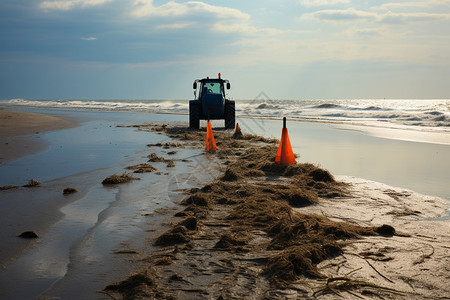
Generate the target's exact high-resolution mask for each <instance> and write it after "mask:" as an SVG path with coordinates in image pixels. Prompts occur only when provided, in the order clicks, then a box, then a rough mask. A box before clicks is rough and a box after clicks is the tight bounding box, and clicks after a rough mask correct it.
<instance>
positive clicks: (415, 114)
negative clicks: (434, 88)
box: [0, 95, 450, 133]
mask: <svg viewBox="0 0 450 300" xmlns="http://www.w3.org/2000/svg"><path fill="white" fill-rule="evenodd" d="M264 96H265V95H264ZM260 98H261V99H255V100H236V114H237V117H251V118H268V119H273V118H280V117H287V118H288V119H291V120H298V121H317V122H332V123H341V124H346V125H363V126H368V127H376V128H394V129H408V130H416V131H425V132H439V133H450V100H431V99H429V100H414V99H410V100H406V99H405V100H380V99H378V100H377V99H360V100H355V99H353V100H272V99H269V98H268V97H260ZM1 106H3V107H35V108H55V109H71V110H101V111H132V112H147V113H172V114H188V113H189V101H188V100H26V99H11V100H2V101H0V107H1Z"/></svg>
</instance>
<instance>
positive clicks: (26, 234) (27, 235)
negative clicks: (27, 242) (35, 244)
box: [18, 231, 39, 239]
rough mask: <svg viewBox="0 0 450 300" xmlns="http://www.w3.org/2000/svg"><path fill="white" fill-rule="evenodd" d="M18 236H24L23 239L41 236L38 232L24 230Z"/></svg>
mask: <svg viewBox="0 0 450 300" xmlns="http://www.w3.org/2000/svg"><path fill="white" fill-rule="evenodd" d="M18 237H20V238H23V239H37V238H39V236H38V235H37V233H36V232H34V231H24V232H22V233H21V234H20V235H18Z"/></svg>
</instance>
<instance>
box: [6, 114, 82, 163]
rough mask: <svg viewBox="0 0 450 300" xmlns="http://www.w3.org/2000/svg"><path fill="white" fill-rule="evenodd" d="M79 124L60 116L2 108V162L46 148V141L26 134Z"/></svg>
mask: <svg viewBox="0 0 450 300" xmlns="http://www.w3.org/2000/svg"><path fill="white" fill-rule="evenodd" d="M77 125H78V123H77V122H74V121H69V120H66V119H63V118H60V117H55V116H50V115H44V114H36V113H29V112H18V111H11V110H4V109H0V164H3V163H6V162H9V161H12V160H15V159H17V158H20V157H23V156H27V155H30V154H33V153H36V152H39V151H42V150H43V149H45V147H46V144H45V142H42V141H40V140H37V139H32V138H24V136H30V135H34V134H38V133H42V132H46V131H52V130H59V129H65V128H71V127H75V126H77Z"/></svg>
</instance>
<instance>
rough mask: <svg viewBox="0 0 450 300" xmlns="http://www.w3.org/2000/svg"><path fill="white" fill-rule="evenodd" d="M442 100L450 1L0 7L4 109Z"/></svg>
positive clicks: (154, 1)
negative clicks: (216, 91)
mask: <svg viewBox="0 0 450 300" xmlns="http://www.w3.org/2000/svg"><path fill="white" fill-rule="evenodd" d="M218 72H221V74H222V78H225V79H228V80H230V83H231V90H230V97H231V98H233V99H249V100H252V99H257V98H258V97H261V95H264V97H268V98H272V99H383V98H386V99H403V98H405V99H449V98H450V84H449V82H450V0H426V1H425V0H410V1H408V0H407V1H382V0H380V1H378V0H372V1H361V0H358V1H356V0H291V1H287V0H277V1H275V0H272V1H271V0H259V1H242V0H217V1H180V0H177V1H162V0H60V1H55V0H49V1H41V0H0V99H13V98H24V99H190V98H192V97H193V90H192V82H193V81H194V80H195V79H200V78H204V77H206V76H210V77H216V76H217V73H218Z"/></svg>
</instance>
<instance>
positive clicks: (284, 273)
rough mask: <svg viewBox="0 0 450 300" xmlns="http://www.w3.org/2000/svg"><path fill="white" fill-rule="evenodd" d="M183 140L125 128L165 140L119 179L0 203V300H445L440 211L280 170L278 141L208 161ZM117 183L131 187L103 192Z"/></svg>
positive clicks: (435, 204)
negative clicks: (33, 235) (27, 236)
mask: <svg viewBox="0 0 450 300" xmlns="http://www.w3.org/2000/svg"><path fill="white" fill-rule="evenodd" d="M185 127H186V125H185V124H182V125H179V124H174V123H171V124H167V126H160V125H155V124H143V125H142V124H136V125H135V126H122V127H121V128H123V130H140V131H144V132H146V131H148V132H153V133H154V132H157V133H159V134H160V137H161V139H159V140H156V139H155V138H154V137H153V138H152V139H153V140H150V141H149V145H148V147H147V149H144V150H142V151H140V152H139V153H137V155H136V156H135V157H127V159H126V160H125V161H123V162H121V163H120V167H115V168H113V169H109V168H105V169H102V170H96V171H93V172H88V173H86V174H77V175H75V176H69V177H66V178H61V179H57V180H53V181H51V182H45V183H43V184H42V185H41V186H40V187H35V188H24V187H20V188H17V189H11V190H5V191H0V193H1V194H0V197H1V201H2V220H1V222H2V223H1V228H2V230H1V231H0V233H1V239H2V241H4V242H5V243H4V244H5V245H7V246H5V247H2V252H1V253H0V258H1V269H0V279H1V282H2V285H3V286H2V290H3V294H2V295H0V298H1V299H8V298H11V297H12V296H18V295H19V296H21V297H22V298H36V297H42V298H54V297H61V298H63V299H79V298H85V299H110V298H117V299H121V298H124V299H130V298H139V297H141V298H143V299H146V298H150V299H151V298H158V299H298V298H319V299H335V298H336V297H342V298H345V299H355V298H364V299H380V298H384V299H427V298H429V299H440V298H442V299H445V298H449V297H450V289H449V288H448V286H447V284H446V283H447V282H448V280H449V279H450V269H449V266H450V259H449V256H448V251H449V249H450V246H449V245H448V241H449V240H450V224H449V223H450V222H449V219H448V218H442V217H443V216H445V215H446V212H447V208H448V203H447V202H446V201H445V200H443V199H441V198H438V197H430V196H424V195H420V194H418V193H415V192H413V191H410V190H405V189H402V188H394V187H390V186H387V185H383V184H379V183H376V182H371V181H368V180H362V179H358V178H353V177H345V176H337V177H335V178H333V176H332V175H331V174H329V173H328V172H327V171H326V170H323V169H320V168H318V167H316V166H313V165H310V164H303V163H300V164H298V165H295V166H291V167H286V166H278V165H276V164H274V163H273V158H274V156H275V154H276V149H277V147H278V144H277V142H274V141H273V140H267V139H263V138H260V137H257V136H251V135H247V134H245V133H244V138H243V139H233V138H231V136H232V132H229V131H222V130H215V131H214V134H215V137H216V143H217V146H218V147H219V150H218V151H217V152H216V153H214V154H205V153H204V152H203V149H204V135H205V132H204V131H190V130H187V129H186V128H185ZM298 161H301V157H300V159H298ZM170 162H172V163H170ZM143 164H145V165H143ZM148 164H150V165H152V166H153V167H155V168H157V170H154V169H153V168H151V167H150V166H149V165H148ZM146 171H148V173H145V172H146ZM125 172H128V173H130V174H131V173H132V175H131V176H132V177H136V178H139V179H140V180H131V181H130V182H127V183H123V184H117V185H111V186H109V185H102V184H101V182H102V181H103V180H104V179H105V178H106V177H109V176H110V175H112V174H118V175H120V174H123V173H125ZM133 172H136V173H133ZM141 172H144V173H141ZM68 186H72V187H75V188H77V190H79V192H78V193H75V194H73V195H68V196H65V195H63V193H62V191H63V189H64V188H66V187H68ZM30 200H31V201H30ZM3 216H6V217H5V218H3ZM438 218H442V219H440V220H436V219H438ZM383 225H388V226H383ZM27 230H34V231H36V232H37V233H38V234H39V238H38V239H33V240H23V239H20V238H18V237H17V235H19V234H20V233H21V232H23V231H27ZM83 230H84V231H86V233H83ZM114 282H116V283H114Z"/></svg>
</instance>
